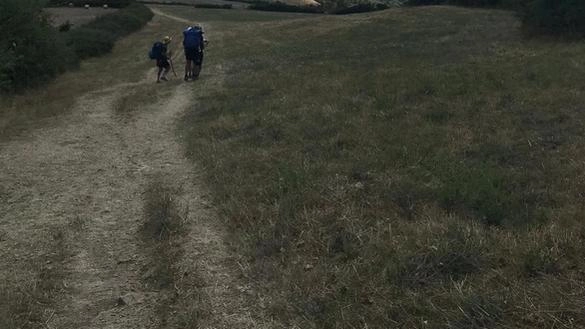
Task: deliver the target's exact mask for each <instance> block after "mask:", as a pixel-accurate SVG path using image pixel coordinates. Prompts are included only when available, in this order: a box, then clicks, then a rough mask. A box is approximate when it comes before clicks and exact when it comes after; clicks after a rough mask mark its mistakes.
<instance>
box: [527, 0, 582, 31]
mask: <svg viewBox="0 0 585 329" xmlns="http://www.w3.org/2000/svg"><path fill="white" fill-rule="evenodd" d="M520 14H521V16H522V20H523V23H524V27H525V29H526V30H527V31H528V32H531V33H535V34H555V35H561V34H562V35H572V36H581V35H585V1H582V0H533V1H532V2H530V3H528V4H527V5H525V6H522V8H521V9H520Z"/></svg>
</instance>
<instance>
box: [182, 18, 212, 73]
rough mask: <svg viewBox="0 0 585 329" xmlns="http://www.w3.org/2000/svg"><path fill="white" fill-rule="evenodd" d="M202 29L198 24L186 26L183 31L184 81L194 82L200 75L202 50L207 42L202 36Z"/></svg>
mask: <svg viewBox="0 0 585 329" xmlns="http://www.w3.org/2000/svg"><path fill="white" fill-rule="evenodd" d="M203 33H204V32H203V28H202V27H201V25H199V24H194V25H193V26H188V27H187V28H186V29H185V30H184V31H183V48H184V49H185V61H186V63H185V78H184V79H185V81H189V80H190V79H191V80H195V79H197V78H198V77H199V73H201V65H202V64H203V49H205V45H206V44H207V40H206V39H205V38H204V36H203Z"/></svg>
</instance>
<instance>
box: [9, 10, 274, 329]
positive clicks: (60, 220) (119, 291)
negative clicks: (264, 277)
mask: <svg viewBox="0 0 585 329" xmlns="http://www.w3.org/2000/svg"><path fill="white" fill-rule="evenodd" d="M155 12H156V14H157V15H160V16H164V17H166V18H171V19H175V20H181V19H178V18H177V17H173V16H171V15H166V14H164V13H162V12H160V11H158V10H156V11H155ZM158 19H160V18H158ZM181 21H184V22H186V20H181ZM214 37H218V36H214ZM206 69H207V70H211V71H213V70H216V72H213V73H215V74H216V75H220V74H221V72H220V71H221V68H220V67H218V68H213V67H210V68H206ZM145 74H146V75H147V76H148V77H149V79H146V78H145V80H144V81H142V82H139V83H134V84H124V83H121V84H120V85H117V86H111V87H109V88H106V89H103V90H98V91H94V92H91V93H88V94H86V95H83V96H81V97H79V99H78V101H77V105H76V107H75V110H74V111H72V114H71V115H69V116H66V117H64V118H63V120H62V123H61V124H59V125H58V126H54V127H46V128H42V129H39V130H36V131H35V132H34V135H32V136H28V137H26V138H24V139H20V140H12V141H8V142H4V143H0V144H1V145H0V149H2V153H1V154H0V181H2V182H3V184H4V186H6V187H7V188H6V187H5V189H6V190H5V191H2V190H0V192H1V193H2V194H3V195H5V196H6V200H8V202H5V203H2V204H0V229H1V231H4V232H9V233H8V234H9V237H8V238H4V240H5V241H7V242H6V243H5V244H4V246H7V247H12V248H16V249H21V250H25V249H26V246H23V243H22V241H25V240H27V238H28V239H31V241H32V240H35V239H37V240H40V239H42V236H40V233H38V232H40V231H43V230H44V228H45V227H47V226H54V225H59V226H61V227H66V228H67V230H68V231H67V238H66V246H67V249H68V253H69V255H70V256H69V257H68V258H67V259H66V261H65V262H64V264H63V267H64V276H65V287H66V289H65V293H64V298H63V299H62V300H59V301H56V305H55V312H54V314H52V315H51V316H50V317H49V321H48V322H47V324H46V326H47V328H59V329H69V328H71V329H80V328H95V329H98V328H100V329H104V328H125V329H127V328H158V327H160V326H161V324H160V323H159V318H160V314H159V313H160V310H159V309H157V304H158V302H159V301H160V299H161V298H162V293H163V292H161V291H157V290H155V289H152V288H148V285H145V284H144V280H143V276H144V273H145V269H146V270H147V267H148V264H149V259H148V255H147V254H146V253H145V252H144V250H143V246H142V245H141V240H140V239H139V234H138V230H139V228H140V225H141V224H142V222H143V207H144V200H143V193H144V191H145V190H146V188H147V186H148V185H149V184H150V183H151V182H152V181H153V179H156V178H162V179H163V180H164V181H165V182H166V183H168V184H170V185H172V186H174V187H179V189H178V190H179V191H180V194H179V195H178V196H177V198H178V200H180V202H179V203H180V208H182V209H189V212H188V217H187V218H186V226H187V231H188V232H189V234H188V235H187V236H186V237H185V238H184V239H183V241H182V249H183V253H182V258H181V259H179V260H178V261H177V263H176V265H177V267H178V269H179V270H178V271H177V272H178V273H181V278H179V279H178V281H177V284H176V285H177V287H176V288H177V295H178V298H177V303H182V304H194V303H197V302H199V303H201V304H204V305H202V307H201V309H202V310H204V311H201V312H200V314H199V315H200V316H201V319H200V320H199V324H198V326H197V327H198V328H275V327H276V326H274V324H270V323H263V322H262V321H261V320H259V319H258V317H256V316H253V315H252V312H253V311H252V306H251V305H250V302H249V298H250V296H251V295H253V293H252V292H251V291H250V289H249V288H248V287H247V286H246V283H245V282H244V281H242V279H241V278H240V276H239V270H238V266H239V265H238V262H237V259H236V258H235V256H234V255H232V253H231V251H230V250H229V248H228V247H227V245H226V243H225V239H226V236H227V234H226V232H225V230H224V229H223V227H222V225H221V223H220V222H219V221H218V219H217V217H216V215H215V214H214V212H213V209H212V208H211V207H210V206H209V205H208V202H207V201H206V192H205V189H204V188H203V186H202V184H199V183H197V182H198V181H199V180H200V179H199V178H198V176H197V173H196V172H195V171H194V166H193V164H192V163H190V162H189V161H188V160H187V159H185V157H184V155H183V154H184V151H183V149H182V147H181V145H180V143H179V142H178V141H177V140H176V136H175V130H176V128H175V127H176V120H177V119H178V118H179V117H180V115H181V114H182V113H183V112H184V111H185V110H187V108H188V107H189V106H193V105H192V100H193V95H192V88H193V86H194V84H184V83H181V82H178V81H173V82H170V83H167V84H166V87H167V88H170V89H171V90H172V91H171V93H170V97H168V98H165V97H162V96H161V99H159V102H158V104H155V105H154V106H151V107H147V108H141V109H138V110H135V111H133V112H131V113H126V114H123V113H122V114H121V113H120V111H117V110H116V109H117V107H118V106H119V103H120V101H121V99H123V97H124V96H125V95H127V94H128V93H130V92H131V91H132V89H133V88H136V87H141V88H149V87H148V86H149V85H150V84H152V92H155V90H156V87H155V85H154V83H153V82H152V76H150V75H151V74H152V71H151V70H149V71H148V72H145ZM208 76H209V77H210V79H221V77H219V76H216V77H214V78H211V77H212V76H213V74H209V75H208ZM216 82H217V81H216ZM216 82H213V81H210V82H208V83H211V84H216V85H217V83H216ZM195 83H199V81H198V82H195ZM13 217H17V218H21V219H22V220H18V221H14V220H12V218H13ZM18 241H20V242H18ZM13 250H14V249H13ZM0 256H5V255H4V253H0ZM14 257H16V256H14ZM15 259H16V258H15ZM0 279H2V277H1V275H0ZM195 280H196V281H197V282H195ZM181 287H183V288H184V289H191V288H193V287H197V289H198V292H197V296H198V299H199V300H198V301H193V300H190V299H191V298H194V297H193V296H194V295H193V293H190V294H183V295H182V294H181V293H182V292H181V291H179V290H180V289H181ZM119 297H123V300H124V303H121V304H120V303H119ZM177 316H178V314H177ZM165 328H168V327H165Z"/></svg>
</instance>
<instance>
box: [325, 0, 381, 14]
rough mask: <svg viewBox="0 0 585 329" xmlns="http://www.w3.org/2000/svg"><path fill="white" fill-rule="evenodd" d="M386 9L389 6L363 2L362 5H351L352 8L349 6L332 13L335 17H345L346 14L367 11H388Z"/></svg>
mask: <svg viewBox="0 0 585 329" xmlns="http://www.w3.org/2000/svg"><path fill="white" fill-rule="evenodd" d="M388 8H390V6H388V5H387V4H384V3H372V2H364V3H358V4H356V5H353V6H350V7H347V8H341V9H339V10H336V11H335V12H333V13H334V14H336V15H346V14H357V13H366V12H369V11H378V10H384V9H388Z"/></svg>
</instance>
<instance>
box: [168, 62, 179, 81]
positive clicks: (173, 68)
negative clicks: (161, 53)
mask: <svg viewBox="0 0 585 329" xmlns="http://www.w3.org/2000/svg"><path fill="white" fill-rule="evenodd" d="M169 63H170V64H171V70H173V74H174V75H175V78H176V77H177V72H175V66H174V65H173V60H172V59H170V58H169Z"/></svg>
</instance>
